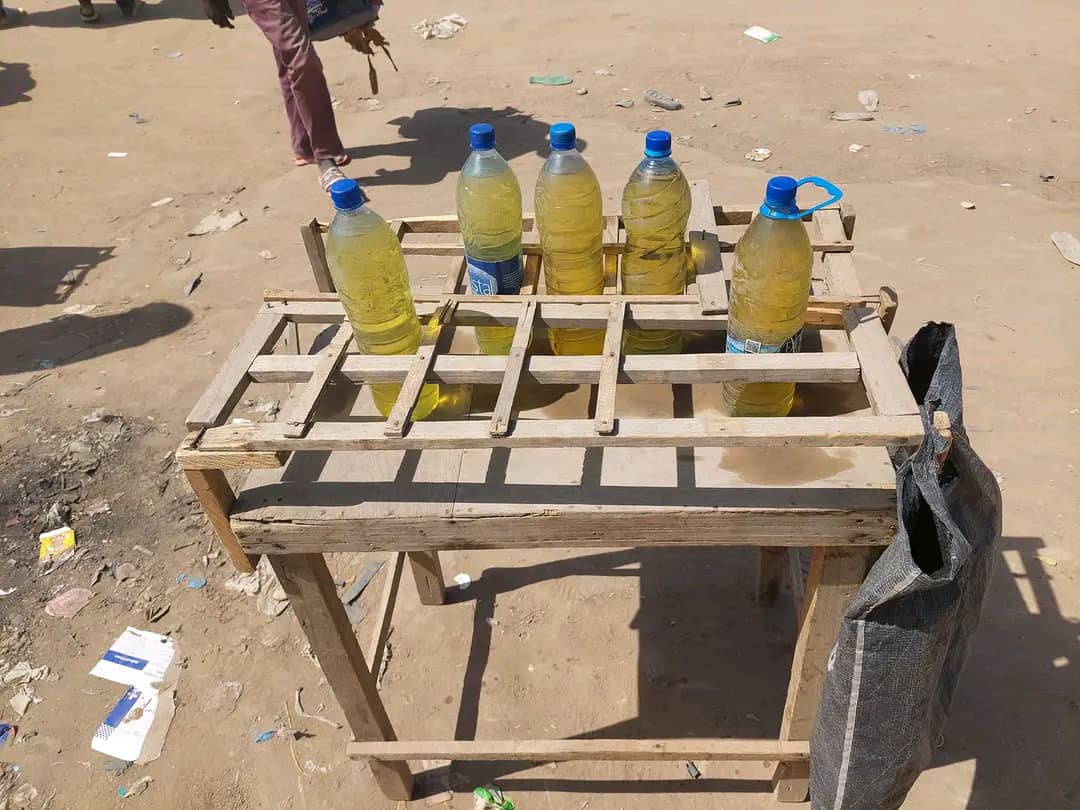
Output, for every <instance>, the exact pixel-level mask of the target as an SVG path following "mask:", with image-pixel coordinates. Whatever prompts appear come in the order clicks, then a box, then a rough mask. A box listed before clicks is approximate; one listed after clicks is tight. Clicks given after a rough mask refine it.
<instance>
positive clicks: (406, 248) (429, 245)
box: [401, 229, 855, 261]
mask: <svg viewBox="0 0 1080 810" xmlns="http://www.w3.org/2000/svg"><path fill="white" fill-rule="evenodd" d="M621 233H623V231H622V230H621V229H620V234H621ZM737 241H738V239H736V240H735V242H737ZM735 242H729V241H725V240H723V239H717V241H716V245H717V249H718V250H719V251H720V252H721V253H732V252H733V251H734V250H735ZM810 248H811V250H813V251H814V252H815V253H822V254H824V255H825V256H836V255H846V254H848V253H850V252H851V251H853V250H854V249H855V245H854V243H852V242H850V241H848V240H847V239H838V240H836V239H813V238H812V239H811V240H810ZM601 250H602V252H603V254H604V255H605V256H609V255H612V254H614V255H617V256H621V255H622V254H624V253H625V252H626V243H625V242H607V241H605V242H604V244H603V246H602V247H601ZM401 252H402V253H404V254H405V255H406V256H462V255H464V254H465V245H464V244H462V243H461V242H429V241H426V240H424V239H405V240H404V241H403V242H402V243H401ZM521 252H522V253H524V254H525V255H526V256H538V255H540V254H541V253H542V251H541V249H540V245H539V244H529V243H527V242H522V245H521ZM849 261H850V259H849Z"/></svg>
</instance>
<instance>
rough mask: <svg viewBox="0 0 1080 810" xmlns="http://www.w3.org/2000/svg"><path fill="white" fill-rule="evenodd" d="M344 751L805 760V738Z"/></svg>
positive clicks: (438, 744) (352, 750) (351, 752)
mask: <svg viewBox="0 0 1080 810" xmlns="http://www.w3.org/2000/svg"><path fill="white" fill-rule="evenodd" d="M345 753H346V756H348V757H349V758H350V759H358V760H380V761H390V762H401V761H405V760H417V759H449V760H452V761H458V762H470V761H477V762H479V761H486V760H508V761H517V762H520V761H527V762H572V761H577V760H584V761H594V762H598V761H607V762H650V761H662V762H679V761H682V760H687V759H692V760H701V761H703V762H719V761H726V762H754V761H763V762H776V761H783V762H808V761H809V759H810V744H809V743H807V742H781V741H779V740H761V739H739V738H736V737H724V738H712V739H710V738H698V739H688V740H683V739H674V740H604V739H584V740H435V741H431V742H426V741H425V742H415V741H412V740H401V741H398V742H393V743H386V742H351V743H348V745H347V746H346V749H345Z"/></svg>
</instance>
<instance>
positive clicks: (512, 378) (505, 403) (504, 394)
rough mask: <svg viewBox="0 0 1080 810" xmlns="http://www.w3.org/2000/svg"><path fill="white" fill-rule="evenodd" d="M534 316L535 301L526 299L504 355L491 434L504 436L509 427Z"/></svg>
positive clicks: (490, 428)
mask: <svg viewBox="0 0 1080 810" xmlns="http://www.w3.org/2000/svg"><path fill="white" fill-rule="evenodd" d="M535 318H536V302H534V301H526V302H525V303H524V304H522V305H521V315H519V316H518V322H517V326H516V327H515V328H514V338H513V340H512V341H511V342H510V351H509V353H508V354H507V355H506V369H505V371H504V372H503V378H502V386H501V387H500V388H499V397H498V399H497V400H496V401H495V410H494V411H493V412H492V415H491V426H490V427H489V429H488V430H489V432H490V433H491V435H492V436H505V435H506V432H507V431H508V430H509V429H510V412H511V410H512V409H513V407H514V397H515V396H517V389H518V380H520V379H521V368H522V366H523V365H524V364H525V353H526V352H527V351H528V350H529V341H530V340H532V330H533V320H534V319H535Z"/></svg>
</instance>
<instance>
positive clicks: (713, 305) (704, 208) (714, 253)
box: [689, 180, 728, 314]
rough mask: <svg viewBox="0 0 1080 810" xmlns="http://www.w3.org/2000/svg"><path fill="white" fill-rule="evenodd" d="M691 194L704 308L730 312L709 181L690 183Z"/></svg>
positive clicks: (693, 240) (693, 250) (692, 255)
mask: <svg viewBox="0 0 1080 810" xmlns="http://www.w3.org/2000/svg"><path fill="white" fill-rule="evenodd" d="M690 197H691V200H692V204H691V208H690V223H689V228H690V242H689V244H690V258H691V260H692V264H693V267H694V273H695V278H696V281H697V287H698V299H699V300H700V301H701V311H702V312H703V313H705V314H715V313H719V312H727V309H728V291H727V282H726V280H725V278H724V264H723V259H722V257H721V252H720V239H719V237H718V236H717V235H716V214H715V211H714V209H713V204H712V193H711V192H710V191H709V184H708V183H707V182H705V181H704V180H695V181H694V182H693V183H691V184H690Z"/></svg>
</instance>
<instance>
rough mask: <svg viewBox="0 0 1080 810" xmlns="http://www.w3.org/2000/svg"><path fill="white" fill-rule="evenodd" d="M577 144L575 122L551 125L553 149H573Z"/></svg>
mask: <svg viewBox="0 0 1080 810" xmlns="http://www.w3.org/2000/svg"><path fill="white" fill-rule="evenodd" d="M576 146H577V132H576V131H575V130H574V125H573V124H567V123H562V124H552V125H551V148H552V149H573V148H574V147H576Z"/></svg>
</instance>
